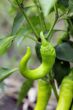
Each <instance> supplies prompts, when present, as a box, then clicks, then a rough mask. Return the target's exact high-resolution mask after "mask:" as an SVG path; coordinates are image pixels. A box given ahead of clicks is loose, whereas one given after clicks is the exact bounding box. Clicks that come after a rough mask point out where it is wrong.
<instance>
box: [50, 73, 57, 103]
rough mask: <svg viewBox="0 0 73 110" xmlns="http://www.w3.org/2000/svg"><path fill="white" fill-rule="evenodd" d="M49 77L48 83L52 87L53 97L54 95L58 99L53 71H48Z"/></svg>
mask: <svg viewBox="0 0 73 110" xmlns="http://www.w3.org/2000/svg"><path fill="white" fill-rule="evenodd" d="M49 79H50V84H51V86H52V89H53V91H54V94H55V97H56V99H57V101H58V99H59V96H58V92H57V89H56V85H55V82H54V77H53V71H51V72H50V74H49Z"/></svg>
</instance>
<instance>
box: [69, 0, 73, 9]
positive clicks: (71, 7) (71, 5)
mask: <svg viewBox="0 0 73 110" xmlns="http://www.w3.org/2000/svg"><path fill="white" fill-rule="evenodd" d="M69 9H70V10H71V11H73V0H69Z"/></svg>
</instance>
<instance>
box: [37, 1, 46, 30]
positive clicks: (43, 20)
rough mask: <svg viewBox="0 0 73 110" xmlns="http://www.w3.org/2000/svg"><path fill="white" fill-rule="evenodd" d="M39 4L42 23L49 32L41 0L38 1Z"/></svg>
mask: <svg viewBox="0 0 73 110" xmlns="http://www.w3.org/2000/svg"><path fill="white" fill-rule="evenodd" d="M38 3H39V8H40V14H41V20H42V23H43V25H44V28H45V29H46V30H47V28H46V23H45V18H44V15H43V11H42V8H41V5H40V2H39V0H38Z"/></svg>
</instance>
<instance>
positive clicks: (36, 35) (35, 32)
mask: <svg viewBox="0 0 73 110" xmlns="http://www.w3.org/2000/svg"><path fill="white" fill-rule="evenodd" d="M16 2H17V5H18V6H19V9H20V11H21V12H22V14H23V16H24V17H25V18H26V20H27V22H28V24H29V25H30V27H31V29H32V31H33V32H34V34H35V37H36V38H38V36H39V35H38V33H37V31H36V29H35V28H34V26H33V24H32V23H31V21H30V19H29V18H28V17H27V15H26V13H25V11H24V8H23V7H22V6H21V5H20V4H19V2H18V0H16Z"/></svg>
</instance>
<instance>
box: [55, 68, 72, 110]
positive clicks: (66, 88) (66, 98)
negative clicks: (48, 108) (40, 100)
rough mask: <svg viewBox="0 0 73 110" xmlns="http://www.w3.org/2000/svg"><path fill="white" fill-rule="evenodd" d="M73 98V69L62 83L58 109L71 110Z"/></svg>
mask: <svg viewBox="0 0 73 110" xmlns="http://www.w3.org/2000/svg"><path fill="white" fill-rule="evenodd" d="M72 98H73V69H72V70H71V72H70V74H69V75H68V76H66V77H65V78H64V79H63V81H62V84H61V89H60V96H59V102H58V105H57V109H56V110H69V109H70V105H71V103H72Z"/></svg>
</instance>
